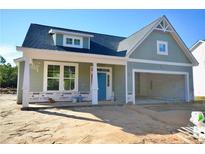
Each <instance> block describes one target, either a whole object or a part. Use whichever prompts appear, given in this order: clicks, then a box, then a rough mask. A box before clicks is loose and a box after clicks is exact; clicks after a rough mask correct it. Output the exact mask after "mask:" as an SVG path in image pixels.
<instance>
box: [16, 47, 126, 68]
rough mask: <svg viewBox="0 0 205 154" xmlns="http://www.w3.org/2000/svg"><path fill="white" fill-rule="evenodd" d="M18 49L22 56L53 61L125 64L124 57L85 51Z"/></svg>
mask: <svg viewBox="0 0 205 154" xmlns="http://www.w3.org/2000/svg"><path fill="white" fill-rule="evenodd" d="M16 49H17V50H18V51H23V54H24V56H28V57H31V58H33V59H43V60H53V61H72V62H85V63H93V62H96V63H101V64H114V65H125V62H126V58H125V57H117V56H106V55H96V54H86V53H76V52H70V51H66V52H65V51H59V50H47V49H34V48H24V47H16Z"/></svg>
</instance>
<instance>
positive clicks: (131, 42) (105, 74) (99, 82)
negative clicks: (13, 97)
mask: <svg viewBox="0 0 205 154" xmlns="http://www.w3.org/2000/svg"><path fill="white" fill-rule="evenodd" d="M122 28H123V27H122ZM16 49H17V50H18V51H21V52H22V53H23V56H22V57H20V58H18V59H15V62H16V63H17V64H18V68H19V69H18V100H17V101H18V103H22V105H23V107H28V106H29V103H30V102H38V101H39V102H41V101H48V99H50V98H52V99H54V100H55V101H73V100H75V101H76V100H77V98H78V99H79V98H81V100H82V101H90V102H91V103H92V104H98V102H100V101H105V100H112V101H115V102H120V103H128V102H131V103H133V104H135V103H137V100H138V99H139V98H151V99H152V98H156V99H158V98H159V99H164V100H173V101H176V100H177V101H186V102H190V101H192V100H193V98H194V95H193V93H194V90H193V74H192V67H193V66H196V65H198V62H197V61H196V59H195V58H194V57H193V55H192V54H191V52H190V51H189V49H188V48H187V47H186V45H185V44H184V42H183V41H182V39H181V38H180V37H179V35H178V34H177V32H176V31H175V29H174V28H173V26H172V25H171V23H170V22H169V20H168V19H167V18H166V17H165V16H162V17H160V18H158V19H156V20H155V21H153V22H152V23H150V24H149V25H147V26H145V27H143V28H142V29H141V30H139V31H137V32H136V33H134V34H132V35H131V36H129V37H119V36H112V35H105V34H99V33H93V32H85V31H78V30H71V29H65V28H59V27H52V26H45V25H39V24H31V25H30V27H29V30H28V32H27V34H26V37H25V39H24V42H23V44H22V46H20V47H19V46H17V47H16ZM75 101H74V102H75ZM112 101H111V102H112Z"/></svg>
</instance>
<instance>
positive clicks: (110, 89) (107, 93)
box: [90, 66, 112, 100]
mask: <svg viewBox="0 0 205 154" xmlns="http://www.w3.org/2000/svg"><path fill="white" fill-rule="evenodd" d="M92 68H93V66H90V89H91V87H92V82H91V77H92ZM99 68H101V69H109V72H105V71H98V70H97V73H98V72H103V73H106V100H111V99H112V98H111V97H112V67H104V66H97V69H99ZM107 75H109V76H110V87H107Z"/></svg>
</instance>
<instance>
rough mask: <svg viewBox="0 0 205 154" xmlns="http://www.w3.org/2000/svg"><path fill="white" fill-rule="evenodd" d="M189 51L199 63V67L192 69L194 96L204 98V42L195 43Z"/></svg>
mask: <svg viewBox="0 0 205 154" xmlns="http://www.w3.org/2000/svg"><path fill="white" fill-rule="evenodd" d="M190 51H191V52H192V54H193V55H194V57H195V58H196V60H197V61H198V62H199V65H198V66H196V67H194V68H193V79H194V95H195V96H199V97H201V96H205V81H204V79H205V40H199V41H197V42H196V43H195V44H194V45H193V46H192V47H191V48H190Z"/></svg>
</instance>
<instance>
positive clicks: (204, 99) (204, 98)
mask: <svg viewBox="0 0 205 154" xmlns="http://www.w3.org/2000/svg"><path fill="white" fill-rule="evenodd" d="M194 103H205V96H196V97H195V98H194Z"/></svg>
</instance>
